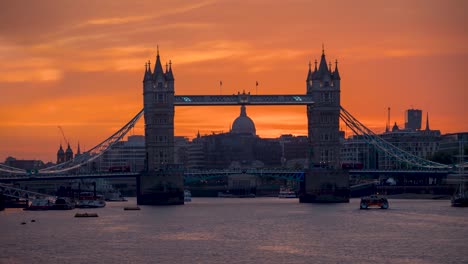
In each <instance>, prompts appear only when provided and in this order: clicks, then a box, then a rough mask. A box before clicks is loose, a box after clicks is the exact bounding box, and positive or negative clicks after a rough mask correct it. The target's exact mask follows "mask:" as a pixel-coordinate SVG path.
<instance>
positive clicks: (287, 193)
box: [278, 188, 297, 198]
mask: <svg viewBox="0 0 468 264" xmlns="http://www.w3.org/2000/svg"><path fill="white" fill-rule="evenodd" d="M278 198H297V195H296V192H294V191H293V190H291V189H289V188H280V192H279V194H278Z"/></svg>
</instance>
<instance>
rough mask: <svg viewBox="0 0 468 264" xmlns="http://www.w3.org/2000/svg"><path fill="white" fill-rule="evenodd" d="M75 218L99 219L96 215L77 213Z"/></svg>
mask: <svg viewBox="0 0 468 264" xmlns="http://www.w3.org/2000/svg"><path fill="white" fill-rule="evenodd" d="M75 217H98V215H97V214H96V213H89V214H88V213H76V214H75Z"/></svg>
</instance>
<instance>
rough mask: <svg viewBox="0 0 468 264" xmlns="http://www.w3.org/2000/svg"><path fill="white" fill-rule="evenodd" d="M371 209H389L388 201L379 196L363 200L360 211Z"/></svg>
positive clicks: (363, 198)
mask: <svg viewBox="0 0 468 264" xmlns="http://www.w3.org/2000/svg"><path fill="white" fill-rule="evenodd" d="M369 207H380V208H381V209H388V200H387V198H386V197H383V196H379V195H371V196H366V197H362V198H361V203H360V206H359V208H360V209H368V208H369Z"/></svg>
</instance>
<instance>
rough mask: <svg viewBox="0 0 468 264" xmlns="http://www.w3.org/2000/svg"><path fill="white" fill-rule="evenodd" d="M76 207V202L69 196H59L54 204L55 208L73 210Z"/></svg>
mask: <svg viewBox="0 0 468 264" xmlns="http://www.w3.org/2000/svg"><path fill="white" fill-rule="evenodd" d="M74 208H75V202H74V201H72V200H71V199H70V198H68V197H59V198H57V199H56V200H55V204H54V205H53V206H52V209H54V210H71V209H74Z"/></svg>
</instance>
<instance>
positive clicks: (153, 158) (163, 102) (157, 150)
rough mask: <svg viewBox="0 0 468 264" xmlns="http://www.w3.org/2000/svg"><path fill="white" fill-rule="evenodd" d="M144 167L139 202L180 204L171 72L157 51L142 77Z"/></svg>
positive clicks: (181, 191) (180, 195)
mask: <svg viewBox="0 0 468 264" xmlns="http://www.w3.org/2000/svg"><path fill="white" fill-rule="evenodd" d="M143 105H144V118H145V140H146V142H145V147H146V170H145V172H144V173H142V174H141V175H140V177H139V181H138V184H137V185H138V187H139V188H138V196H137V199H138V204H183V203H184V190H183V171H182V170H181V168H179V167H178V166H176V165H175V164H174V75H173V72H172V63H171V62H170V61H169V64H166V70H165V71H164V70H163V67H162V64H161V59H160V56H159V48H158V50H157V54H156V62H155V65H154V70H153V71H151V62H148V63H147V64H146V66H145V74H144V78H143Z"/></svg>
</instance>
